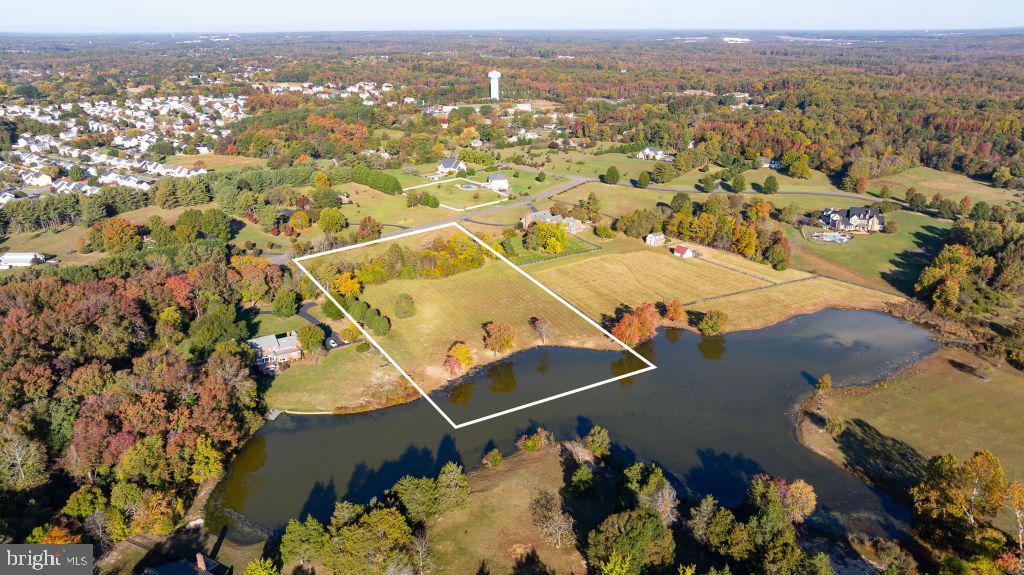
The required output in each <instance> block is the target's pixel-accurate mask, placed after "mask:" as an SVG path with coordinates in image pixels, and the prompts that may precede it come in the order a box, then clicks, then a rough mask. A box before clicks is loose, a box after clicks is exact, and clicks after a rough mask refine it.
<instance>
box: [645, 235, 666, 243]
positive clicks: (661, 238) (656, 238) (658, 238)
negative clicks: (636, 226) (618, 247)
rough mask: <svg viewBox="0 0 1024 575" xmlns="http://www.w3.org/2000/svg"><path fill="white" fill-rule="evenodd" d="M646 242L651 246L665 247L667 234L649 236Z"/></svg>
mask: <svg viewBox="0 0 1024 575" xmlns="http://www.w3.org/2000/svg"><path fill="white" fill-rule="evenodd" d="M644 242H646V243H647V245H649V246H663V245H665V234H663V233H661V232H658V233H656V234H647V237H645V238H644Z"/></svg>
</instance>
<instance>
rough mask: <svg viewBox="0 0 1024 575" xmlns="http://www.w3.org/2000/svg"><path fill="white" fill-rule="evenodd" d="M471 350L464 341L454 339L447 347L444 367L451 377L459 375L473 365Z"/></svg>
mask: <svg viewBox="0 0 1024 575" xmlns="http://www.w3.org/2000/svg"><path fill="white" fill-rule="evenodd" d="M473 363H474V362H473V352H472V350H470V349H469V346H468V345H466V342H464V341H455V342H452V344H451V345H450V346H449V347H448V353H447V354H446V355H445V359H444V367H445V369H447V370H448V373H449V374H451V376H452V377H456V376H458V375H461V374H462V373H464V372H465V371H466V370H468V369H471V368H472V367H473Z"/></svg>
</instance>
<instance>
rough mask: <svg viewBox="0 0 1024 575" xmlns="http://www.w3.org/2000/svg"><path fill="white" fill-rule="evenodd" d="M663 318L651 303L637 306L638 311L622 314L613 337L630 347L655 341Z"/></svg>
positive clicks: (615, 326) (613, 329) (614, 327)
mask: <svg viewBox="0 0 1024 575" xmlns="http://www.w3.org/2000/svg"><path fill="white" fill-rule="evenodd" d="M660 324H661V316H660V315H659V314H658V310H657V308H655V307H654V304H652V303H650V302H645V303H642V304H640V305H639V306H637V308H636V309H634V310H631V311H627V312H625V313H623V314H622V316H621V317H620V318H619V320H618V322H616V323H615V325H614V326H612V329H611V332H612V335H614V336H615V337H617V338H618V339H619V340H621V341H622V342H623V343H625V344H626V345H628V346H630V347H635V346H637V345H638V344H640V343H643V342H645V341H648V340H650V339H653V338H654V337H655V336H656V335H658V326H659V325H660Z"/></svg>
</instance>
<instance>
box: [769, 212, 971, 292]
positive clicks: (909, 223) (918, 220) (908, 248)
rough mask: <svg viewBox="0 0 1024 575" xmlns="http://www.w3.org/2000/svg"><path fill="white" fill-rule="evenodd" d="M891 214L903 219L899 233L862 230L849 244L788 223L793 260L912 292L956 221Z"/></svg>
mask: <svg viewBox="0 0 1024 575" xmlns="http://www.w3.org/2000/svg"><path fill="white" fill-rule="evenodd" d="M886 217H887V218H888V219H889V220H890V221H896V222H897V223H898V224H899V231H898V232H897V233H895V234H871V235H857V236H854V239H853V241H851V242H849V243H847V244H844V245H839V244H832V243H825V242H820V241H817V240H811V239H809V238H810V231H811V230H810V229H809V228H805V230H804V233H805V234H807V237H808V239H804V237H803V236H801V233H800V231H799V230H796V229H794V228H791V227H789V226H785V229H786V233H787V234H788V235H789V238H790V241H791V242H792V243H793V265H794V266H796V267H799V268H801V269H805V270H808V271H813V272H815V273H820V274H822V275H828V276H832V277H837V278H839V279H850V280H856V281H858V283H863V284H865V285H868V286H871V287H875V288H877V289H882V290H886V291H889V292H893V293H896V292H899V293H904V294H909V293H911V291H912V290H913V287H914V282H915V281H916V280H917V276H918V274H919V273H920V271H921V268H922V267H923V266H924V264H925V263H926V261H927V260H926V259H925V257H924V256H925V254H929V253H930V254H934V253H936V252H937V251H938V249H939V248H940V247H941V246H942V236H943V234H944V233H945V231H946V230H948V229H949V227H950V225H951V224H950V222H948V221H945V220H938V219H934V218H930V217H928V216H925V215H922V214H916V213H912V212H899V213H896V214H889V215H887V216H886ZM851 274H852V275H851Z"/></svg>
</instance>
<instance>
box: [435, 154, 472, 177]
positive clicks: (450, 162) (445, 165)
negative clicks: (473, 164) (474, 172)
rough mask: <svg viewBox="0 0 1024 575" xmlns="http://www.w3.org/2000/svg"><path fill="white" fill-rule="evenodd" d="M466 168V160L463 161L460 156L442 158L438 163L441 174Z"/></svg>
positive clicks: (438, 171) (438, 170)
mask: <svg viewBox="0 0 1024 575" xmlns="http://www.w3.org/2000/svg"><path fill="white" fill-rule="evenodd" d="M465 169H466V162H463V161H462V160H460V159H458V158H451V157H448V158H442V159H441V161H440V162H438V163H437V173H439V174H448V173H452V172H459V171H462V170H465Z"/></svg>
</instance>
